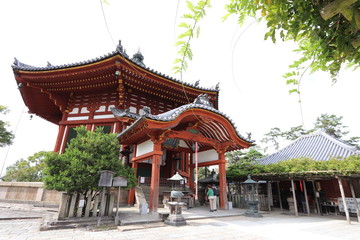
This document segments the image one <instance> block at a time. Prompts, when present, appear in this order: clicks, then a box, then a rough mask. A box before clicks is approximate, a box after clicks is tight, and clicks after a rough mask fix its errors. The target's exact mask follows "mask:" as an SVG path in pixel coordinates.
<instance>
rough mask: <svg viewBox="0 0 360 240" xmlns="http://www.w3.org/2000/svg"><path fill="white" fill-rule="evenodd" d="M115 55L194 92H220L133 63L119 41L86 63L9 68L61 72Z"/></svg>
mask: <svg viewBox="0 0 360 240" xmlns="http://www.w3.org/2000/svg"><path fill="white" fill-rule="evenodd" d="M116 55H118V56H120V57H121V58H124V59H125V60H126V61H130V62H131V64H133V65H135V66H136V67H138V68H141V69H143V70H145V71H148V72H151V73H152V74H155V75H157V76H160V77H162V78H166V79H168V80H170V81H173V82H175V83H179V84H183V85H185V86H187V87H190V88H194V89H196V90H201V91H208V92H214V93H216V94H218V93H219V91H220V88H219V84H217V85H216V86H215V87H211V88H204V87H199V86H198V85H197V83H195V84H191V83H186V82H183V81H181V80H178V79H176V78H173V77H171V76H169V75H165V74H163V73H161V72H158V71H156V70H154V69H152V68H149V67H146V66H141V65H139V64H138V63H137V62H136V61H133V60H132V59H130V58H129V56H128V55H127V53H126V51H125V50H124V48H123V47H122V45H121V41H119V44H118V45H117V47H116V50H115V51H113V52H110V53H108V54H105V55H104V56H101V57H97V58H93V59H90V60H86V61H81V62H76V63H70V64H65V65H52V64H50V63H49V62H48V65H47V66H46V67H35V66H31V65H28V64H25V63H22V62H20V61H19V60H18V59H17V58H15V60H14V63H13V64H12V65H11V67H12V68H13V71H14V72H15V71H29V72H44V71H53V70H63V69H70V68H75V67H81V66H86V65H90V64H94V63H97V62H101V61H103V60H106V59H109V58H112V57H114V56H116Z"/></svg>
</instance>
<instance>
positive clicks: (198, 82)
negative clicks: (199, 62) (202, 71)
mask: <svg viewBox="0 0 360 240" xmlns="http://www.w3.org/2000/svg"><path fill="white" fill-rule="evenodd" d="M199 84H200V79H199V80H197V81H196V82H195V84H194V86H195V87H198V86H199Z"/></svg>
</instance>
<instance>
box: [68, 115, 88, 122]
mask: <svg viewBox="0 0 360 240" xmlns="http://www.w3.org/2000/svg"><path fill="white" fill-rule="evenodd" d="M87 119H89V116H78V117H68V118H67V120H68V121H76V120H87Z"/></svg>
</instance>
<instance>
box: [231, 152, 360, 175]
mask: <svg viewBox="0 0 360 240" xmlns="http://www.w3.org/2000/svg"><path fill="white" fill-rule="evenodd" d="M228 173H229V175H228V178H230V179H242V178H244V177H246V176H247V175H249V174H251V175H258V176H261V175H263V174H266V175H268V174H272V175H275V176H276V175H278V176H299V175H303V176H314V175H328V176H329V175H330V176H334V175H351V174H359V173H360V156H357V155H352V156H350V157H348V158H345V159H337V158H333V159H331V160H329V161H315V160H313V159H311V158H294V159H290V160H287V161H281V162H278V163H273V164H268V165H260V164H258V163H257V162H254V163H253V164H250V165H247V166H244V165H242V166H241V167H239V166H238V165H237V164H234V165H231V166H230V167H229V168H228V170H227V174H228Z"/></svg>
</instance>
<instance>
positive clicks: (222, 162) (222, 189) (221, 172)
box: [218, 151, 228, 209]
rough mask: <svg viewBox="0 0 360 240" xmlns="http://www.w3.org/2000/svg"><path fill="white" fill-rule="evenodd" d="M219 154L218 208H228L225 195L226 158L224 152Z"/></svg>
mask: <svg viewBox="0 0 360 240" xmlns="http://www.w3.org/2000/svg"><path fill="white" fill-rule="evenodd" d="M218 154H219V161H220V163H219V188H220V209H228V199H227V195H226V186H227V184H226V168H225V164H226V160H225V152H224V151H221V152H218Z"/></svg>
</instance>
